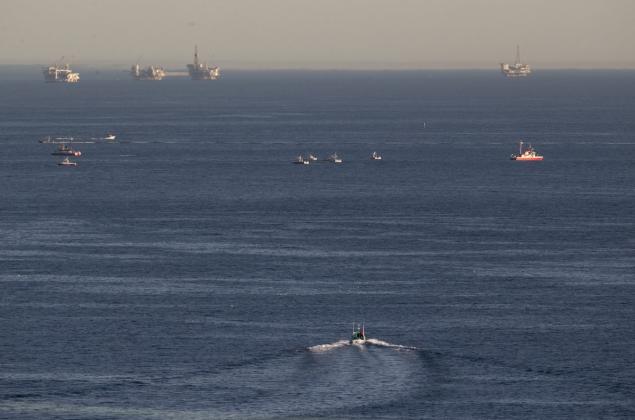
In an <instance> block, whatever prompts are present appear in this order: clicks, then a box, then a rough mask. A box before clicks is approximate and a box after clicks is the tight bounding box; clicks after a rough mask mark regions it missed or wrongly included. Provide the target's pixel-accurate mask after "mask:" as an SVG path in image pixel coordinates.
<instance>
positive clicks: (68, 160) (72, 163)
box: [57, 158, 77, 166]
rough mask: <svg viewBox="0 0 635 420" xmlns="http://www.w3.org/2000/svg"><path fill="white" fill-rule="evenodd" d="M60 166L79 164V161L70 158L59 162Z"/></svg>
mask: <svg viewBox="0 0 635 420" xmlns="http://www.w3.org/2000/svg"><path fill="white" fill-rule="evenodd" d="M57 164H58V165H59V166H77V162H72V161H71V160H70V159H69V158H64V160H63V161H61V162H58V163H57Z"/></svg>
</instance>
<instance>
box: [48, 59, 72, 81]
mask: <svg viewBox="0 0 635 420" xmlns="http://www.w3.org/2000/svg"><path fill="white" fill-rule="evenodd" d="M62 59H64V57H62ZM42 73H43V74H44V81H45V82H47V83H77V82H79V73H76V72H74V71H73V70H71V68H70V66H69V65H68V64H64V65H61V64H53V65H52V66H49V67H45V68H44V69H42Z"/></svg>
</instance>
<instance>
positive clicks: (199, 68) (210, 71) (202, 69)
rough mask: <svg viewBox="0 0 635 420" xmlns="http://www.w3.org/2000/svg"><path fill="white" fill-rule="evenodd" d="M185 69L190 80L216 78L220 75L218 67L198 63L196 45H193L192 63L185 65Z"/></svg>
mask: <svg viewBox="0 0 635 420" xmlns="http://www.w3.org/2000/svg"><path fill="white" fill-rule="evenodd" d="M187 71H188V72H189V73H190V77H191V78H192V80H216V79H218V78H219V77H220V68H218V67H217V66H208V65H207V63H199V61H198V46H194V63H192V64H188V65H187Z"/></svg>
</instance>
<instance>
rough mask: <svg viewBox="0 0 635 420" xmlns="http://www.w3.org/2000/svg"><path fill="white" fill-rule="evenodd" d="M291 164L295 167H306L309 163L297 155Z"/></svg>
mask: <svg viewBox="0 0 635 420" xmlns="http://www.w3.org/2000/svg"><path fill="white" fill-rule="evenodd" d="M293 163H294V164H296V165H308V164H309V163H310V162H309V161H308V160H306V159H304V157H302V155H298V157H297V158H296V159H295V160H294V161H293Z"/></svg>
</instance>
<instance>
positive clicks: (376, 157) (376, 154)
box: [370, 152, 381, 160]
mask: <svg viewBox="0 0 635 420" xmlns="http://www.w3.org/2000/svg"><path fill="white" fill-rule="evenodd" d="M370 159H371V160H381V155H380V154H379V153H377V152H373V154H372V155H370Z"/></svg>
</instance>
